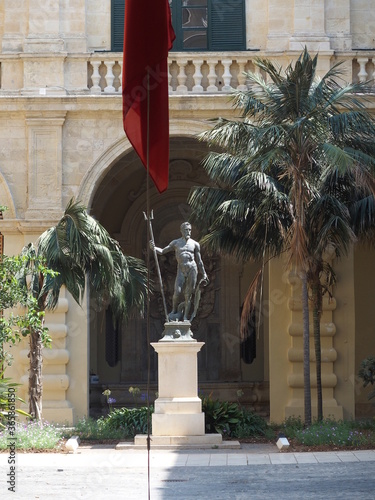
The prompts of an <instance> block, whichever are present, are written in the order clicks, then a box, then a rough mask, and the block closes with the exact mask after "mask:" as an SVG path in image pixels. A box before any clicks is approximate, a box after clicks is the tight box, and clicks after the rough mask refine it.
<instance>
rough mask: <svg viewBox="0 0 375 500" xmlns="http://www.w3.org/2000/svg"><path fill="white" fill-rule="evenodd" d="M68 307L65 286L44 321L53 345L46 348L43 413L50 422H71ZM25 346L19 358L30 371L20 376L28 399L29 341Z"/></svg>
mask: <svg viewBox="0 0 375 500" xmlns="http://www.w3.org/2000/svg"><path fill="white" fill-rule="evenodd" d="M67 311H68V300H67V299H66V297H65V290H64V289H62V290H61V292H60V298H59V302H58V305H57V308H56V309H55V310H54V311H53V312H49V313H47V314H46V323H45V325H46V327H47V328H48V332H49V335H50V336H51V338H52V345H51V349H47V348H44V349H43V400H42V401H43V402H42V408H43V410H42V415H43V418H44V419H45V420H47V421H48V422H55V423H68V424H70V425H72V424H73V408H72V405H71V403H70V402H69V401H68V399H67V394H66V391H67V390H68V388H69V384H70V379H69V376H68V374H67V365H68V363H69V361H70V353H69V351H68V349H67V335H68V329H67V326H66V313H67ZM25 344H26V345H25ZM24 346H25V348H24V349H22V350H20V352H19V362H20V364H21V365H23V369H24V372H25V371H26V373H27V374H25V375H23V376H22V377H21V384H22V388H23V391H24V398H25V400H26V399H27V392H28V381H29V375H28V369H29V358H28V353H29V349H28V347H27V343H26V342H24Z"/></svg>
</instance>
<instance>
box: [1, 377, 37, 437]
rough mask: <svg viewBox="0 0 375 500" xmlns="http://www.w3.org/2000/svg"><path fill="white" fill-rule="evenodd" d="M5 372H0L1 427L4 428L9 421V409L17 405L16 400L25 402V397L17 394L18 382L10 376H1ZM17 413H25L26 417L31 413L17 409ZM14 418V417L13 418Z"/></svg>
mask: <svg viewBox="0 0 375 500" xmlns="http://www.w3.org/2000/svg"><path fill="white" fill-rule="evenodd" d="M2 376H3V372H0V429H4V428H5V427H6V425H7V422H8V413H9V410H10V409H11V408H12V407H13V406H14V405H15V402H16V401H20V402H22V403H24V401H23V399H21V398H19V397H18V396H16V387H17V386H18V385H19V384H16V383H14V382H12V381H11V379H9V378H1V377H2ZM15 412H16V414H17V415H23V416H25V417H30V415H29V414H28V413H26V412H24V411H23V410H20V409H18V408H17V409H16V410H15ZM12 420H13V418H12Z"/></svg>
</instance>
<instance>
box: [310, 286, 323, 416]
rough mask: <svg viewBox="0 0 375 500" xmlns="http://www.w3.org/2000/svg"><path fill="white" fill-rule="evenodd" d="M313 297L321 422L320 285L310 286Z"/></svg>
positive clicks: (317, 385) (317, 389)
mask: <svg viewBox="0 0 375 500" xmlns="http://www.w3.org/2000/svg"><path fill="white" fill-rule="evenodd" d="M312 296H313V327H314V347H315V366H316V395H317V405H318V408H317V411H318V420H319V421H321V420H323V391H322V350H321V342H320V318H321V315H322V297H321V287H320V283H319V284H318V283H315V284H314V285H313V286H312Z"/></svg>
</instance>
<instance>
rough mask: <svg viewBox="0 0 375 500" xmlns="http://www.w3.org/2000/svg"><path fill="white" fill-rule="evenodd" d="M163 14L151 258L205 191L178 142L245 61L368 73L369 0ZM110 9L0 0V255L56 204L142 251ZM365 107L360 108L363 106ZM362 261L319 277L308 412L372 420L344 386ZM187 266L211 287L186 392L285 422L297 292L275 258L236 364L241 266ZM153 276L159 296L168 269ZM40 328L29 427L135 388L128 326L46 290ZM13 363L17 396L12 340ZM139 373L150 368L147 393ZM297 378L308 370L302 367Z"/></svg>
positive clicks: (370, 273) (358, 355) (136, 359)
mask: <svg viewBox="0 0 375 500" xmlns="http://www.w3.org/2000/svg"><path fill="white" fill-rule="evenodd" d="M170 3H171V6H172V15H173V20H174V23H177V24H176V25H175V29H176V31H177V32H178V43H179V45H178V50H175V51H172V52H171V53H170V55H169V71H170V79H169V83H170V92H169V94H170V100H169V103H170V137H171V139H170V186H169V189H168V190H167V192H165V193H163V194H162V195H160V194H158V192H157V191H156V190H155V189H154V188H152V190H151V193H150V202H151V206H152V208H153V210H154V215H155V220H154V233H155V240H156V242H157V244H158V245H161V246H162V245H164V244H166V243H168V242H169V241H170V240H171V239H173V238H175V237H176V235H178V234H179V230H178V227H179V225H180V223H181V222H182V221H183V220H185V219H186V218H187V217H188V214H189V208H188V205H187V202H186V200H187V196H188V194H189V190H190V188H191V187H193V186H196V185H202V184H204V183H205V182H207V179H206V177H205V174H204V172H203V170H202V167H201V166H200V161H201V160H202V158H203V157H204V156H205V154H206V152H207V150H206V147H205V145H204V144H203V143H201V142H199V141H198V140H197V138H196V136H197V134H198V133H199V132H201V131H204V130H206V129H207V127H209V123H208V120H209V119H210V118H214V117H217V116H227V117H229V116H233V110H232V109H231V106H230V102H229V98H228V97H229V94H230V92H231V90H232V89H233V88H246V78H245V76H244V74H243V72H244V71H245V70H253V69H254V65H253V60H254V58H255V57H258V56H265V57H269V58H272V59H273V60H275V61H277V62H278V63H279V64H280V65H283V66H285V65H287V64H288V63H289V62H290V61H291V60H293V59H295V58H296V57H297V56H298V54H299V53H300V52H301V50H302V48H303V47H304V46H305V45H306V46H307V47H308V49H310V50H311V51H319V54H320V57H319V68H318V70H319V73H320V74H323V73H325V72H326V71H327V70H328V69H329V68H330V67H331V66H332V65H333V64H334V63H336V62H338V61H342V62H343V68H344V69H345V78H346V79H347V80H348V81H353V80H367V79H371V78H374V77H375V35H374V33H375V0H362V1H359V0H314V1H312V0H266V1H264V0H227V1H226V2H223V1H222V0H207V1H206V0H199V1H197V2H192V1H186V2H177V1H176V0H173V1H171V2H170ZM189 4H190V5H189ZM121 9H123V2H121V0H120V1H119V0H105V1H103V0H63V1H62V0H0V47H1V49H0V71H1V80H0V204H2V205H6V206H7V207H8V211H7V212H5V214H4V220H3V221H1V227H0V230H1V232H2V234H3V235H4V237H5V248H4V252H5V254H7V255H11V254H15V253H18V252H19V251H20V250H21V248H22V247H23V245H25V244H27V243H28V242H30V241H35V240H36V239H37V237H38V235H39V234H40V233H41V232H42V231H43V230H45V229H46V228H48V227H50V226H51V225H53V224H55V223H56V221H57V220H58V218H59V217H60V216H61V214H62V212H63V209H64V207H65V206H66V204H67V202H68V201H69V200H70V199H71V198H72V197H75V198H76V199H79V200H81V201H82V202H83V203H84V204H85V205H86V206H87V207H88V209H89V211H90V213H92V214H93V215H94V216H95V217H96V218H97V219H98V220H99V221H100V222H101V223H102V224H103V225H104V226H105V227H106V228H107V229H108V231H109V232H110V233H111V235H112V236H114V237H115V238H117V239H118V240H119V241H120V243H121V245H122V247H123V249H124V251H125V252H127V253H129V254H131V255H134V256H137V257H140V258H143V256H144V254H145V249H146V245H147V241H146V227H145V223H144V220H143V211H144V210H145V200H146V182H145V179H146V177H145V175H146V174H145V171H144V168H143V166H142V165H141V163H140V161H139V159H138V158H137V156H136V155H135V153H134V152H133V151H132V148H131V146H130V144H129V142H128V141H127V139H126V137H125V135H124V132H123V128H122V115H121V105H122V103H121V66H122V53H121V49H120V50H119V49H118V47H119V46H120V47H121V22H122V19H121V12H122V10H121ZM215 13H216V14H215ZM193 14H196V19H197V20H196V21H194V22H193V20H194V15H193ZM215 15H216V17H215ZM235 16H237V17H235ZM189 23H190V25H189ZM194 23H195V24H194ZM230 23H232V24H230ZM233 26H236V29H235V30H233ZM230 33H232V35H233V36H230ZM233 40H235V43H234V42H233ZM232 42H233V43H232ZM374 93H375V86H374ZM367 102H368V107H369V108H370V109H371V111H372V112H374V108H375V97H374V94H372V93H371V94H369V96H368V101H367ZM193 230H194V229H193ZM193 236H194V234H193ZM374 256H375V253H374V251H372V250H371V249H367V248H360V247H355V248H354V249H353V251H352V253H351V255H350V256H349V257H348V258H346V259H344V260H342V261H340V262H338V263H336V264H335V267H336V271H337V275H338V278H339V282H338V285H337V287H336V290H335V299H334V300H333V301H330V302H327V303H326V304H325V310H324V315H323V317H322V348H323V353H322V354H323V387H324V411H325V415H326V416H329V415H333V416H335V417H336V418H342V417H344V418H351V417H358V416H362V415H366V414H371V412H373V409H372V407H371V406H370V405H369V404H368V402H367V391H364V390H363V388H362V386H361V382H360V381H359V380H358V378H357V373H358V368H359V363H360V361H361V360H362V359H363V358H365V357H366V356H367V355H369V354H375V326H374V325H375V308H374V296H375V267H374ZM205 262H206V268H207V271H208V274H209V277H210V281H211V285H210V288H208V289H207V291H206V292H205V297H204V298H202V308H201V312H200V314H199V317H198V318H197V320H196V324H195V332H196V337H197V338H198V339H199V340H202V341H204V342H205V343H206V344H205V347H204V349H203V351H202V353H201V354H200V359H199V387H200V389H201V391H202V392H203V393H205V394H209V393H212V394H213V396H214V397H220V398H222V399H231V400H236V399H237V397H238V396H237V391H239V390H242V391H243V396H242V397H241V402H243V403H244V404H246V405H247V406H249V407H251V408H254V409H256V410H257V411H259V412H262V413H265V414H268V413H269V412H270V418H271V420H273V421H280V420H283V419H284V418H285V417H286V416H289V415H298V414H301V412H302V411H303V377H302V326H301V325H302V317H301V304H300V301H299V293H298V283H296V282H295V281H294V280H293V277H291V276H289V275H288V274H287V273H286V271H285V268H284V266H283V265H282V263H280V262H273V263H271V264H270V266H269V268H268V270H267V280H266V282H265V286H264V289H265V290H264V308H263V311H264V313H263V321H262V325H261V328H260V331H259V332H257V340H256V358H255V359H254V361H253V362H252V363H251V364H249V363H245V362H244V361H243V360H242V359H241V356H240V342H239V312H240V308H241V304H242V302H243V298H244V295H245V292H246V289H247V286H248V285H249V283H250V281H251V279H252V276H253V275H254V273H255V271H256V270H257V265H256V264H250V263H248V264H243V265H239V264H238V263H235V262H232V261H230V260H229V259H224V258H220V257H216V258H209V259H207V261H205ZM161 265H162V269H163V276H164V277H165V280H166V289H167V299H168V300H170V296H171V292H172V288H171V287H172V285H171V282H172V280H173V278H172V277H173V273H174V262H173V260H171V259H169V260H168V259H164V260H163V261H162V262H161ZM159 311H160V303H159V301H158V299H157V296H155V299H154V301H153V304H152V311H151V315H152V325H153V329H152V331H153V333H152V335H153V338H152V340H157V339H158V337H159V335H160V333H161V331H162V320H161V318H162V314H160V313H159ZM47 323H48V326H49V329H50V333H51V336H52V339H53V346H52V349H51V350H45V353H44V356H45V359H44V368H43V373H44V398H43V401H44V403H43V406H44V416H45V418H47V419H48V420H54V421H60V422H70V423H72V422H76V421H77V419H78V418H80V417H82V416H84V415H88V414H89V413H90V412H100V411H101V406H102V404H103V401H102V399H101V392H102V391H103V390H104V389H105V388H110V389H111V391H112V393H113V395H114V397H115V398H116V399H117V403H118V404H119V405H122V404H129V403H131V402H132V400H131V396H130V395H129V392H128V389H129V386H138V387H140V388H141V390H144V388H145V386H146V380H147V362H146V350H147V346H146V341H145V323H144V321H143V320H141V319H140V318H135V319H132V320H131V321H130V322H129V323H128V324H127V325H123V326H122V327H121V328H120V329H119V331H116V332H113V331H111V329H110V328H109V327H108V325H107V322H106V314H105V312H103V311H98V310H97V308H96V306H95V304H94V303H93V301H92V300H91V299H90V297H87V300H86V302H85V304H84V305H83V306H82V307H79V306H77V305H76V304H75V303H74V301H73V300H72V299H71V297H70V296H68V295H65V294H64V293H62V296H61V299H60V301H59V305H58V308H57V310H56V311H55V312H54V313H53V314H48V317H47ZM14 356H15V363H14V364H13V366H12V367H11V368H10V369H9V376H12V377H13V378H14V379H15V380H16V381H19V382H20V383H21V384H23V385H22V391H21V392H22V394H21V396H22V395H23V396H25V395H26V386H27V363H28V358H27V345H26V344H25V345H21V346H19V348H17V349H16V350H15V352H14ZM156 363H157V359H156V357H153V358H152V359H151V370H152V372H151V380H152V382H153V389H154V390H155V391H156V390H157V389H156V371H157V370H156ZM311 366H312V373H313V366H314V359H313V357H312V358H311ZM90 374H91V377H90ZM312 378H313V379H314V377H312ZM90 381H91V382H90ZM312 384H313V387H314V380H313V381H312ZM314 396H315V395H314V390H313V397H314Z"/></svg>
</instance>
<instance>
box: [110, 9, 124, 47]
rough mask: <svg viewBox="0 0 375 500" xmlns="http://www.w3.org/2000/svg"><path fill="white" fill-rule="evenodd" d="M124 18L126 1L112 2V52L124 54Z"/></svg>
mask: <svg viewBox="0 0 375 500" xmlns="http://www.w3.org/2000/svg"><path fill="white" fill-rule="evenodd" d="M124 17H125V0H112V29H111V37H112V43H111V50H112V52H122V51H123V49H124Z"/></svg>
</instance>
